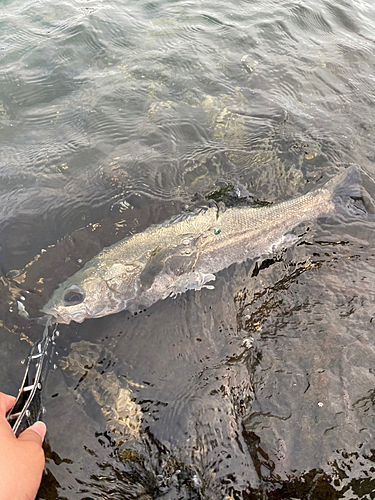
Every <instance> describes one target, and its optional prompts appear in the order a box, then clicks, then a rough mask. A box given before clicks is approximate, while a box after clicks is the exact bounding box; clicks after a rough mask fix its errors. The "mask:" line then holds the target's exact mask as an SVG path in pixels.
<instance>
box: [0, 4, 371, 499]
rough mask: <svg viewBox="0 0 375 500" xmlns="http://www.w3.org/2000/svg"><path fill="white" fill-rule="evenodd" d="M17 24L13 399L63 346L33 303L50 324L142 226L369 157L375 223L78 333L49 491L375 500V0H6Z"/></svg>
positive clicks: (367, 221)
mask: <svg viewBox="0 0 375 500" xmlns="http://www.w3.org/2000/svg"><path fill="white" fill-rule="evenodd" d="M0 19H1V21H0V23H1V24H0V30H1V31H0V33H1V37H0V136H1V142H0V148H1V149H0V151H1V154H0V250H1V254H0V263H1V270H2V274H3V278H2V279H3V282H2V287H1V290H0V321H1V323H0V330H1V335H0V348H1V355H0V358H1V362H0V381H1V390H3V391H5V392H10V393H14V394H15V393H16V392H17V390H18V387H19V384H20V382H21V378H22V375H23V369H24V365H22V363H21V362H22V360H23V359H24V358H25V357H26V356H27V353H28V351H29V348H30V346H29V344H28V343H27V340H31V341H33V340H36V339H38V338H39V337H40V335H41V333H42V328H41V327H39V326H38V325H36V324H34V323H29V322H27V321H25V320H23V319H22V318H21V317H20V316H19V315H18V314H17V307H16V303H15V299H17V298H18V299H19V298H20V295H22V297H24V299H25V300H24V301H23V302H24V303H25V306H26V309H27V310H28V311H29V313H30V315H31V316H36V315H38V311H39V309H40V307H42V306H43V305H44V303H45V302H46V301H47V299H48V298H49V296H50V294H51V293H52V291H53V290H54V289H55V287H56V286H57V284H58V283H59V282H61V281H63V280H64V279H65V278H66V277H67V276H69V275H72V274H73V273H74V272H76V271H77V270H78V269H79V268H80V267H81V266H82V265H83V264H84V262H86V261H87V260H89V259H90V258H91V257H92V256H93V255H95V254H96V253H97V252H98V251H99V250H100V249H101V248H103V247H104V246H108V245H111V244H113V243H114V242H115V241H118V240H119V239H121V238H123V237H125V236H127V235H129V234H132V233H133V232H135V231H141V230H143V229H145V228H147V227H148V226H149V225H150V224H153V223H158V222H161V221H163V220H165V219H166V218H168V217H169V216H171V215H174V214H176V213H180V212H181V211H182V210H188V209H193V208H194V207H196V206H198V205H201V204H205V203H207V202H208V201H209V200H215V201H224V203H226V204H227V205H239V204H246V203H252V202H254V201H256V202H262V203H263V202H267V203H269V202H276V201H281V200H285V199H288V198H290V197H293V196H295V195H297V194H300V193H304V192H307V191H309V190H310V189H312V188H314V187H315V186H317V185H320V184H321V183H322V182H324V180H325V179H328V178H329V177H331V176H333V175H334V174H335V173H337V172H340V171H342V170H343V169H345V168H346V167H347V166H348V165H349V164H352V163H355V164H357V165H359V166H360V167H361V172H362V175H363V184H364V199H363V200H362V203H364V205H365V206H366V208H367V210H368V212H369V215H366V214H365V213H364V212H357V213H356V214H353V216H350V217H348V216H345V217H344V216H337V217H334V218H331V219H327V220H321V221H319V222H315V223H313V224H311V225H310V226H309V230H308V231H307V232H306V234H305V236H304V238H303V241H301V242H300V243H299V244H298V245H296V246H295V247H293V248H291V249H288V250H287V251H285V252H282V253H280V254H278V255H275V256H268V257H263V258H260V259H259V260H257V261H256V262H248V263H247V264H244V265H238V266H232V267H231V268H229V269H227V270H225V271H223V272H221V273H220V274H219V276H218V278H217V282H216V286H215V290H213V291H212V290H202V291H200V292H188V293H186V294H184V295H182V296H179V297H178V298H177V299H175V300H173V299H167V300H165V301H163V302H159V303H157V304H155V305H154V306H152V307H151V308H150V309H149V310H147V311H146V312H144V313H142V314H140V315H136V316H130V315H129V314H128V313H127V312H124V313H120V314H117V315H114V316H110V317H106V318H102V319H98V320H88V321H86V322H84V323H83V324H81V325H77V324H72V325H70V326H68V327H66V326H64V327H61V328H60V333H61V335H60V337H59V339H58V341H57V344H56V351H57V354H56V356H55V359H54V360H55V363H56V368H55V369H54V370H51V371H50V373H49V377H48V383H47V387H46V388H45V406H46V413H45V421H46V423H47V426H48V437H47V445H46V452H47V465H46V473H45V476H44V478H43V482H42V486H41V489H40V492H39V496H38V498H39V499H40V500H41V499H46V500H53V499H61V500H62V499H68V500H84V499H85V500H87V499H99V498H113V499H124V498H126V499H135V498H137V499H143V500H146V499H150V498H158V499H170V500H176V499H188V498H189V499H209V500H211V499H212V500H216V499H224V498H225V499H227V500H229V499H230V498H234V499H253V498H263V499H264V498H267V499H289V498H299V499H305V498H306V499H307V498H309V499H339V498H347V499H349V498H366V499H371V498H374V493H373V491H374V490H375V480H374V474H373V471H374V467H375V464H374V462H375V445H374V436H375V419H374V416H375V415H374V412H375V410H374V405H375V399H374V398H375V396H374V394H375V373H374V356H375V340H374V338H375V337H374V323H373V321H374V319H373V318H374V315H375V310H374V305H373V304H374V295H375V285H374V274H375V253H374V251H373V241H374V227H375V226H374V218H373V212H374V210H373V206H374V203H375V201H374V199H375V185H374V181H373V178H374V176H375V166H374V160H375V145H374V132H375V125H374V124H375V106H374V105H375V90H374V89H375V87H374V84H375V56H374V48H375V37H374V28H375V6H374V5H373V2H372V1H370V0H367V1H366V0H347V1H343V0H340V1H336V2H333V1H322V0H318V1H314V2H313V1H311V0H309V1H307V2H303V3H301V2H299V1H297V0H291V1H285V0H282V1H255V0H254V1H240V2H230V1H226V2H225V1H221V0H218V1H217V2H207V1H206V0H203V1H167V0H164V1H155V2H144V1H128V2H125V1H119V0H116V1H112V2H108V1H98V0H88V1H73V0H69V1H65V2H59V3H56V2H51V1H46V0H40V1H21V0H20V1H13V2H12V1H5V0H4V1H3V2H2V3H1V18H0ZM42 249H43V250H42ZM44 250H46V251H44ZM36 256H39V257H37V259H35V257H36ZM29 263H30V264H29ZM28 264H29V265H28ZM25 266H26V267H25ZM21 300H22V299H21Z"/></svg>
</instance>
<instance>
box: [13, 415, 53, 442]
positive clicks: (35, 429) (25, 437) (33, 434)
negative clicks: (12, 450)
mask: <svg viewBox="0 0 375 500" xmlns="http://www.w3.org/2000/svg"><path fill="white" fill-rule="evenodd" d="M46 430H47V427H46V424H45V423H44V422H41V421H39V422H35V424H33V425H32V426H31V427H29V428H28V429H26V430H25V431H23V432H21V434H20V435H19V437H18V440H19V441H28V442H34V443H37V444H39V445H40V446H42V444H43V440H44V436H45V435H46Z"/></svg>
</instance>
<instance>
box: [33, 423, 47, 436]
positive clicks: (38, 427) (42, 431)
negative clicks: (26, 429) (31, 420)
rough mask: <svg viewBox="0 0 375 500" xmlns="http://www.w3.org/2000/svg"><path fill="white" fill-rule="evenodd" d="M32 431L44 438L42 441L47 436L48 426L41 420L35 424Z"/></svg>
mask: <svg viewBox="0 0 375 500" xmlns="http://www.w3.org/2000/svg"><path fill="white" fill-rule="evenodd" d="M30 429H31V430H32V431H34V432H36V433H37V434H39V436H40V437H41V438H42V440H44V436H45V435H46V432H47V427H46V424H45V423H44V422H42V421H41V420H39V421H38V422H35V424H33V425H32V426H31V427H30Z"/></svg>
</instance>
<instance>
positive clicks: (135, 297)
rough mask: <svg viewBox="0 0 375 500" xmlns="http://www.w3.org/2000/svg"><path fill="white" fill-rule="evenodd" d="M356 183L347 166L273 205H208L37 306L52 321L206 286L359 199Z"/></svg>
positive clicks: (109, 254) (156, 230)
mask: <svg viewBox="0 0 375 500" xmlns="http://www.w3.org/2000/svg"><path fill="white" fill-rule="evenodd" d="M360 180H361V178H360V174H359V172H358V170H357V169H356V168H354V167H351V168H349V169H348V170H346V171H344V172H343V173H341V174H339V175H338V176H336V177H334V178H332V179H331V180H330V181H328V182H327V183H326V184H325V185H324V186H323V187H322V188H320V189H316V190H314V191H311V192H310V193H307V194H305V195H303V196H300V197H298V198H295V199H292V200H289V201H285V202H282V203H279V204H275V205H271V206H268V207H265V208H249V207H244V208H228V209H227V210H226V211H224V212H223V213H219V212H218V211H217V209H216V208H215V207H213V208H208V209H206V210H205V211H201V213H199V214H195V215H194V214H193V215H190V216H187V217H185V218H183V217H180V219H177V220H175V221H169V222H167V223H164V224H162V225H158V226H152V227H150V228H149V229H147V230H146V231H144V232H142V233H138V234H135V235H133V236H131V237H129V238H125V239H123V240H121V241H119V242H118V243H116V244H115V245H112V246H111V247H109V248H105V249H104V250H102V251H101V252H100V253H99V254H98V255H96V256H95V257H94V258H92V259H91V260H90V261H89V262H87V264H86V265H85V266H84V267H83V268H82V269H81V270H80V271H78V272H77V273H75V274H74V275H73V276H72V277H71V278H69V279H67V280H66V281H64V283H62V284H60V285H59V287H58V288H57V290H56V291H55V292H54V294H53V296H52V297H51V299H50V300H49V302H48V303H47V304H46V306H45V307H44V308H43V309H42V311H43V312H45V313H46V314H48V315H51V316H52V317H53V320H54V321H56V322H59V323H66V324H69V323H70V322H71V321H72V320H74V321H76V322H78V323H81V322H82V321H84V320H85V319H86V318H99V317H101V316H106V315H108V314H114V313H117V312H119V311H122V310H125V309H126V310H129V311H136V310H137V309H139V308H141V307H148V306H150V305H152V304H153V303H155V302H157V301H158V300H161V299H165V298H166V297H168V296H175V295H177V294H179V293H183V292H185V291H187V290H189V289H194V290H200V289H201V288H203V287H206V288H213V286H212V285H210V284H209V283H211V282H212V281H214V280H215V274H216V273H218V272H219V271H221V270H222V269H225V268H227V267H229V266H230V265H231V264H233V263H240V262H243V261H245V260H247V259H251V258H255V257H259V256H261V255H265V254H269V253H271V252H274V251H275V250H278V249H280V248H283V247H287V246H290V245H291V244H292V243H293V237H291V235H290V231H291V230H292V229H293V228H295V227H296V226H297V225H298V224H300V223H301V222H304V221H310V220H314V219H316V218H318V217H321V216H327V215H330V214H332V213H334V212H335V210H340V207H341V208H342V207H343V206H344V205H345V203H346V201H347V200H349V198H350V197H354V196H356V197H358V196H360ZM345 200H346V201H345ZM294 241H295V238H294Z"/></svg>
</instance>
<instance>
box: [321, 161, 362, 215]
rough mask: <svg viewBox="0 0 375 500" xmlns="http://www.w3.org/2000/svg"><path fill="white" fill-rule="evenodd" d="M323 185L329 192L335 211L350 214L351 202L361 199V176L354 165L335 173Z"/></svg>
mask: <svg viewBox="0 0 375 500" xmlns="http://www.w3.org/2000/svg"><path fill="white" fill-rule="evenodd" d="M324 187H325V189H327V190H328V191H329V192H330V193H331V197H332V201H333V203H334V206H335V211H336V212H339V213H345V214H348V212H349V213H350V214H352V208H354V206H353V202H355V201H360V200H362V178H361V174H360V171H359V169H358V168H357V167H356V166H351V167H349V168H347V169H346V170H345V171H344V172H341V173H340V174H338V175H336V176H335V177H333V178H332V179H331V180H329V181H328V182H327V184H326V185H325V186H324ZM356 212H357V210H356ZM357 213H358V212H357Z"/></svg>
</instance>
